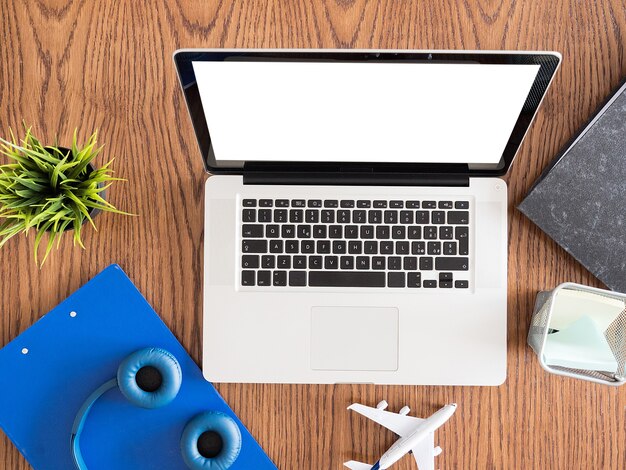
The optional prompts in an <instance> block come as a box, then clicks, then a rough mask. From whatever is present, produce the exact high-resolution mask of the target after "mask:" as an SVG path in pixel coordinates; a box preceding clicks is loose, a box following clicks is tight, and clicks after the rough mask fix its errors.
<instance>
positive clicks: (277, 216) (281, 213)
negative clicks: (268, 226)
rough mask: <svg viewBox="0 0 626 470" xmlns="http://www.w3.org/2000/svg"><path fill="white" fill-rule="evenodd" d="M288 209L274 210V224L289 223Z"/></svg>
mask: <svg viewBox="0 0 626 470" xmlns="http://www.w3.org/2000/svg"><path fill="white" fill-rule="evenodd" d="M287 214H288V212H287V209H274V222H279V223H283V222H287Z"/></svg>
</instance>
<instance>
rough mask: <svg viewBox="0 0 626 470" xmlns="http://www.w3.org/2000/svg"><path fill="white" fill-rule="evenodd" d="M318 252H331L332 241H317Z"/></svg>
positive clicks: (325, 253) (323, 253)
mask: <svg viewBox="0 0 626 470" xmlns="http://www.w3.org/2000/svg"><path fill="white" fill-rule="evenodd" d="M317 253H319V254H321V255H327V254H329V253H330V241H328V240H318V241H317Z"/></svg>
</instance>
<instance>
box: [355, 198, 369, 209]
mask: <svg viewBox="0 0 626 470" xmlns="http://www.w3.org/2000/svg"><path fill="white" fill-rule="evenodd" d="M356 206H357V207H360V208H362V209H368V208H370V207H371V206H372V203H371V201H363V200H361V201H357V202H356Z"/></svg>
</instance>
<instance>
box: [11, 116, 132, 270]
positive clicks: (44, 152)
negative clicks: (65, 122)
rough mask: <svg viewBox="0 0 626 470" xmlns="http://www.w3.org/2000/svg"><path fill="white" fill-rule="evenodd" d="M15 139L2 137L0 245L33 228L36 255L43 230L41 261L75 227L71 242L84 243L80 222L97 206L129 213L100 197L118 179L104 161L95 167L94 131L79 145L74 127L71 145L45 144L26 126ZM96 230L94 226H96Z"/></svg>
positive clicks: (13, 137) (96, 208)
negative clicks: (22, 133)
mask: <svg viewBox="0 0 626 470" xmlns="http://www.w3.org/2000/svg"><path fill="white" fill-rule="evenodd" d="M25 131H26V134H25V136H24V138H22V139H21V141H19V142H18V141H17V140H16V138H15V136H14V134H13V131H10V134H11V140H10V141H9V140H5V139H1V138H0V153H2V154H4V155H5V156H7V157H8V159H9V162H8V163H6V164H2V165H0V247H2V246H3V245H4V244H5V243H6V242H7V241H8V240H9V239H10V238H12V237H13V236H15V235H17V234H18V233H20V232H24V233H25V234H28V233H29V232H30V231H31V229H32V230H33V231H34V232H35V244H34V254H35V262H36V263H38V251H39V246H40V244H41V241H42V238H43V237H44V235H46V234H48V241H47V244H46V248H45V254H44V256H43V259H42V261H41V265H40V266H43V264H44V263H45V261H46V259H47V257H48V255H49V254H50V251H51V249H52V247H53V246H54V242H55V241H56V242H57V247H58V245H59V242H60V241H61V238H62V236H63V234H64V233H65V232H68V231H71V230H73V231H74V244H76V243H78V244H79V245H80V246H81V247H82V248H85V246H84V245H83V242H82V240H81V230H82V226H83V223H85V222H86V221H89V222H90V223H91V225H92V226H93V227H94V229H96V226H95V224H94V222H93V218H94V216H95V215H96V214H97V213H98V212H99V211H107V212H115V213H118V214H126V215H129V214H127V213H126V212H122V211H119V210H117V209H116V208H115V207H114V206H113V205H112V204H110V203H109V202H107V201H106V200H105V199H104V194H105V191H106V189H107V188H108V187H110V186H111V184H113V182H115V181H120V180H121V179H120V178H115V177H113V176H112V175H113V170H111V168H110V165H111V163H112V162H113V160H110V161H108V162H107V163H106V164H105V165H103V166H101V167H100V168H97V169H96V168H94V167H93V165H92V162H93V159H94V158H95V157H96V155H98V153H99V152H100V151H101V150H102V147H96V143H97V142H96V136H97V132H94V133H93V134H92V135H91V136H90V137H89V139H88V140H87V143H85V144H84V145H82V146H80V145H78V143H77V140H76V130H75V131H74V137H73V139H72V146H71V148H66V147H59V146H58V145H54V146H47V145H43V144H42V143H41V142H40V141H39V140H38V139H37V138H36V137H35V136H34V135H33V134H32V133H31V130H30V128H26V126H25ZM96 230H97V229H96Z"/></svg>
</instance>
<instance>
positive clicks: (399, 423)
mask: <svg viewBox="0 0 626 470" xmlns="http://www.w3.org/2000/svg"><path fill="white" fill-rule="evenodd" d="M348 409H349V410H352V411H356V412H357V413H359V414H361V415H363V416H365V417H366V418H369V419H371V420H372V421H375V422H377V423H378V424H380V425H381V426H384V427H386V428H387V429H389V430H390V431H392V432H394V433H396V434H397V435H398V436H400V437H403V436H406V435H408V434H410V433H412V432H413V431H414V430H415V428H417V426H418V425H419V424H420V423H421V422H422V421H424V420H423V419H421V418H416V417H415V416H402V415H399V414H398V413H392V412H391V411H384V410H379V409H378V408H372V407H370V406H365V405H361V404H359V403H353V404H352V405H350V406H349V407H348ZM431 447H432V446H431ZM420 470H421V469H420Z"/></svg>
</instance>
